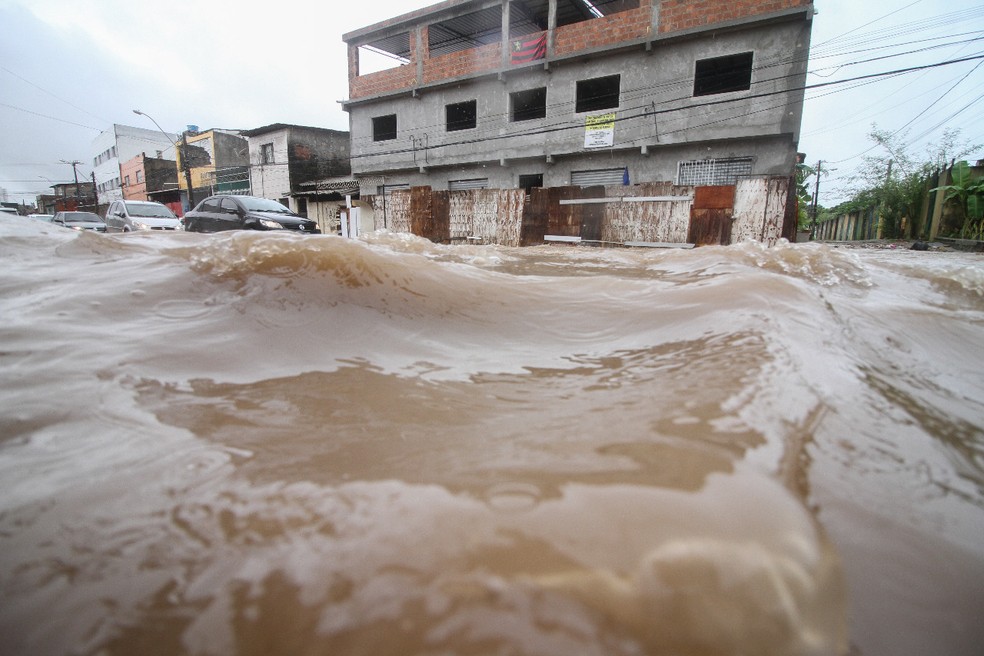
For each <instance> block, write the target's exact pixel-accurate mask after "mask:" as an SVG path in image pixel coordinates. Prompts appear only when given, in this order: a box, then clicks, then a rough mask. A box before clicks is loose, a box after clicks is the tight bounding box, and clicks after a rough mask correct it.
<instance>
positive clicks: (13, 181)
mask: <svg viewBox="0 0 984 656" xmlns="http://www.w3.org/2000/svg"><path fill="white" fill-rule="evenodd" d="M431 4H434V2H433V1H432V0H398V1H397V0H371V1H364V2H355V3H348V2H311V1H310V0H279V1H278V2H266V3H259V2H257V3H243V2H241V1H239V0H170V1H169V2H167V3H152V2H133V0H0V188H2V189H5V190H6V192H7V197H8V200H10V201H17V202H20V201H22V200H26V201H29V202H33V200H34V197H35V195H36V194H38V193H43V192H45V191H47V189H46V188H47V187H48V185H50V184H51V183H57V182H68V181H71V180H72V167H71V166H69V165H67V164H62V163H60V161H61V160H66V161H72V160H79V161H81V162H82V165H81V166H80V167H79V172H80V174H82V175H86V176H87V175H88V174H89V172H90V171H91V167H92V157H93V152H92V148H91V145H92V141H93V139H94V138H95V137H96V136H97V135H98V134H99V132H100V131H102V130H105V129H108V128H109V127H111V126H112V124H114V123H119V124H123V125H134V126H139V127H146V128H153V127H154V126H153V124H152V123H151V122H150V121H148V120H147V119H146V118H144V117H141V116H136V115H134V114H133V111H132V110H133V109H140V110H142V111H144V112H146V113H147V114H149V115H150V116H152V117H153V118H154V119H156V120H157V122H158V123H159V124H160V125H161V126H162V127H163V128H164V129H165V130H168V131H171V132H180V131H181V130H183V129H185V127H186V126H187V125H198V126H200V127H201V128H202V129H207V128H212V127H217V128H234V129H249V128H255V127H260V126H263V125H268V124H270V123H294V124H299V125H309V126H316V127H325V128H332V129H339V130H347V129H348V117H347V115H346V114H345V113H344V112H343V111H342V110H341V108H340V107H339V105H338V101H339V100H342V99H344V98H346V97H347V90H348V87H347V60H346V53H345V47H344V44H343V43H342V40H341V35H342V34H343V33H345V32H349V31H351V30H354V29H357V28H360V27H364V26H367V25H371V24H373V23H376V22H378V21H381V20H385V19H387V18H391V17H393V16H397V15H399V14H402V13H406V12H409V11H412V10H414V9H418V8H421V7H426V6H428V5H431ZM814 6H815V8H816V9H817V11H818V15H817V16H816V18H815V20H814V25H813V49H812V51H811V62H810V70H811V74H810V75H809V76H808V79H807V83H808V84H811V85H814V84H823V83H829V82H836V81H840V80H846V79H848V78H855V77H859V76H863V75H870V74H874V73H881V72H886V71H893V70H898V69H902V68H907V67H913V66H925V65H931V64H937V63H940V62H945V61H947V60H953V59H959V58H964V57H973V56H975V55H977V56H980V55H981V54H984V3H982V2H981V0H947V1H945V2H944V1H943V0H916V1H912V0H864V1H858V0H815V3H814ZM913 51H918V52H913ZM903 52H912V54H909V55H906V56H899V57H894V56H893V57H886V55H894V54H896V53H903ZM874 58H881V59H877V60H875V61H870V62H868V63H864V64H853V62H858V61H861V60H871V59H874ZM982 61H984V60H981V59H975V60H971V61H967V62H963V63H959V64H952V65H947V66H938V67H935V68H929V69H926V70H924V71H919V72H914V73H910V74H906V75H900V76H897V77H894V78H873V79H870V80H862V81H858V82H855V83H845V84H836V85H831V86H825V87H819V88H816V89H811V90H809V91H808V92H807V101H806V106H805V109H804V116H803V133H802V138H801V141H800V150H801V151H803V152H805V153H806V154H807V159H808V162H809V163H810V164H815V163H816V161H817V160H823V161H824V162H830V163H831V164H830V165H829V166H830V167H831V168H834V169H835V172H834V173H833V174H832V175H831V177H830V178H827V179H824V180H823V181H822V182H821V193H820V202H821V204H823V205H826V206H831V205H833V204H835V203H836V202H838V201H840V200H843V191H842V189H843V187H844V182H845V181H846V180H850V179H851V177H852V174H853V173H854V171H855V170H856V167H857V166H858V165H859V164H860V163H861V155H862V154H864V151H866V150H868V149H869V148H871V146H872V143H871V142H870V141H869V140H868V139H867V137H866V134H867V133H868V132H869V130H870V128H871V124H872V123H877V125H878V127H879V128H882V129H887V130H892V131H895V130H906V129H907V130H908V133H909V138H910V141H912V142H913V145H912V146H911V148H912V150H913V151H914V152H916V153H921V152H922V151H923V149H924V147H925V144H927V143H928V142H932V141H934V140H937V139H938V138H939V136H940V134H941V133H942V131H943V129H944V128H946V127H953V128H961V129H962V131H963V132H962V136H963V141H966V142H969V143H984V64H982V63H981V62H982ZM977 66H980V68H975V67H977ZM876 152H878V151H877V149H876V150H872V151H870V152H869V153H868V154H875V153H876ZM971 158H972V159H977V158H984V150H981V151H980V152H978V153H975V155H974V156H971Z"/></svg>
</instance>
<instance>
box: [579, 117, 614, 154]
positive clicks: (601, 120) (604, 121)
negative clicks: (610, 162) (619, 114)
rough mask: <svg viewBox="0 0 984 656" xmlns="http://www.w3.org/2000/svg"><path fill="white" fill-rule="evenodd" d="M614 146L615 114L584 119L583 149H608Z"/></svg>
mask: <svg viewBox="0 0 984 656" xmlns="http://www.w3.org/2000/svg"><path fill="white" fill-rule="evenodd" d="M614 145H615V114H614V112H613V113H611V114H598V115H597V116H585V117H584V147H585V148H610V147H612V146H614Z"/></svg>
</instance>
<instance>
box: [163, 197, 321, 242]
mask: <svg viewBox="0 0 984 656" xmlns="http://www.w3.org/2000/svg"><path fill="white" fill-rule="evenodd" d="M182 222H183V223H184V229H185V230H187V231H189V232H222V231H224V230H290V231H292V232H301V233H304V234H318V233H320V232H321V231H320V230H319V229H318V224H317V223H315V222H314V221H311V220H310V219H305V218H304V217H303V216H301V215H300V214H295V213H293V212H291V211H290V210H289V209H287V208H286V207H284V206H283V205H281V204H280V203H278V202H277V201H275V200H269V199H266V198H256V197H254V196H231V195H230V196H210V197H209V198H206V199H205V200H203V201H202V202H200V203H198V206H197V207H195V209H193V210H191V211H190V212H188V213H187V214H185V215H184V218H183V219H182Z"/></svg>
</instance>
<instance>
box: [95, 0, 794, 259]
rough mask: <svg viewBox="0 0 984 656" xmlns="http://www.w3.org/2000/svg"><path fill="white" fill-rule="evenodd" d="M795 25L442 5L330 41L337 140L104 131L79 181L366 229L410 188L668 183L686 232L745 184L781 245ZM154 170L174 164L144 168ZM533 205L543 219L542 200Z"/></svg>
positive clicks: (716, 8) (596, 1) (661, 8)
mask: <svg viewBox="0 0 984 656" xmlns="http://www.w3.org/2000/svg"><path fill="white" fill-rule="evenodd" d="M812 19H813V5H812V0H727V1H725V0H591V1H590V2H589V1H588V0H446V1H444V2H440V3H438V4H435V5H432V6H430V7H427V8H424V9H420V10H417V11H413V12H410V13H407V14H404V15H402V16H398V17H395V18H392V19H390V20H386V21H383V22H380V23H377V24H375V25H370V26H367V27H364V28H361V29H358V30H355V31H353V32H350V33H348V34H345V35H344V36H343V40H344V41H345V43H346V46H347V51H348V98H347V99H346V100H344V101H342V107H343V108H344V109H345V111H346V112H348V115H349V131H348V132H336V131H332V130H325V129H321V128H311V127H302V126H294V125H284V124H276V125H270V126H265V127H262V128H256V129H252V130H242V131H233V130H207V131H204V132H198V131H197V130H195V129H189V131H186V132H185V133H184V134H181V135H177V134H174V135H164V134H161V132H160V131H157V132H155V131H153V130H144V129H140V128H129V127H124V126H114V129H113V130H112V131H110V132H108V133H105V134H104V135H101V136H100V138H99V139H97V140H96V148H95V151H96V152H98V153H99V155H97V156H96V158H95V160H96V161H95V166H96V169H95V171H96V172H95V177H96V183H97V186H99V187H101V188H100V189H99V190H98V191H99V193H100V194H104V195H105V196H106V199H107V200H109V199H112V198H113V197H114V195H117V194H118V195H119V196H120V197H133V196H131V194H146V196H147V197H148V198H152V199H156V200H161V201H162V202H167V203H169V204H174V205H177V204H183V205H184V206H187V205H188V201H189V197H190V198H191V199H193V198H194V197H195V196H196V195H198V194H201V193H204V192H205V191H210V192H220V193H222V192H230V193H231V192H235V191H241V190H246V189H248V190H249V193H252V194H254V195H258V196H264V197H267V198H274V199H277V200H281V201H282V202H284V203H285V204H287V205H288V206H290V207H291V209H293V210H295V211H298V212H299V213H301V214H306V215H310V214H311V213H312V212H320V211H322V210H323V209H324V207H326V206H327V205H330V204H331V203H336V204H337V202H338V200H337V199H338V197H339V196H340V195H342V194H348V195H358V196H359V197H361V199H362V201H363V203H364V205H365V206H366V207H367V208H372V209H373V213H374V215H380V214H381V215H382V217H381V218H374V219H373V221H374V224H376V227H383V226H385V227H390V226H389V225H388V220H387V218H386V215H387V212H386V209H385V208H386V207H387V203H389V206H390V207H407V208H411V207H415V206H420V204H419V203H417V204H416V205H415V204H414V203H411V202H410V198H411V195H412V193H413V192H414V190H422V191H420V192H418V197H420V198H422V197H423V195H427V194H437V193H443V192H448V193H452V194H454V193H472V194H474V192H476V191H479V190H498V191H503V192H508V191H511V190H522V191H523V192H524V193H525V199H526V202H528V203H532V200H533V199H532V196H533V194H532V193H531V190H532V189H559V188H576V189H586V188H599V189H609V191H603V192H595V193H594V194H593V197H594V198H596V199H598V198H601V199H604V198H611V197H619V198H624V197H628V196H632V197H633V198H637V199H638V198H641V199H642V200H637V201H634V202H641V203H665V202H673V203H680V202H684V201H681V200H680V199H679V198H677V199H676V200H672V201H666V200H665V199H663V196H660V195H656V196H653V200H647V197H646V196H644V195H640V194H638V193H637V190H636V191H630V192H626V193H622V194H618V193H617V190H616V191H610V189H611V188H612V187H618V186H621V187H636V186H639V185H653V184H669V185H671V186H672V187H674V188H676V189H678V190H682V191H680V194H682V195H683V196H686V197H689V198H691V199H699V198H701V197H704V198H708V197H711V196H713V197H714V198H715V199H718V200H717V201H715V203H714V205H715V206H714V207H713V208H702V207H699V206H698V207H695V206H694V204H693V201H692V200H691V201H690V204H689V205H688V206H685V209H687V208H689V210H688V211H691V212H697V214H692V215H691V216H692V219H691V220H693V221H697V220H706V216H704V215H702V214H700V212H701V211H704V210H707V209H714V210H717V211H725V210H726V209H727V208H734V207H736V206H749V203H748V202H747V201H748V199H743V198H739V197H738V196H737V195H738V194H740V193H749V192H748V190H750V189H753V188H754V189H760V190H765V191H763V193H770V194H773V197H763V198H761V199H759V201H760V202H758V201H756V202H755V203H752V205H758V206H761V207H773V208H775V210H774V212H773V214H774V216H773V217H772V218H771V219H768V220H775V221H778V222H779V225H778V226H773V228H775V227H778V233H779V234H781V233H783V232H784V230H785V229H786V228H787V227H788V226H786V225H785V221H786V218H785V217H787V216H789V215H790V212H789V206H790V205H791V204H793V203H794V202H795V193H794V191H793V189H794V186H793V184H792V182H791V176H792V175H793V171H794V167H795V164H796V162H797V155H798V153H797V147H798V141H799V130H800V122H801V117H802V104H803V98H804V88H805V85H806V68H807V58H808V52H809V46H810V32H811V26H812ZM379 62H388V64H384V65H380V64H379ZM139 145H143V146H144V147H143V148H139V149H138V148H137V146H139ZM148 153H150V154H148ZM169 157H170V159H171V160H172V161H173V162H174V164H173V166H171V167H170V169H168V170H167V171H166V172H165V171H164V169H167V168H168V167H167V166H164V165H162V166H161V167H160V168H158V166H157V164H156V163H155V161H161V160H167V159H168V158H169ZM182 157H183V158H184V160H185V161H184V162H182ZM114 162H115V164H114ZM165 173H166V174H167V175H169V176H171V177H170V178H168V179H167V180H164V177H165ZM158 175H159V176H161V177H160V179H159V180H158V181H157V182H154V183H151V178H155V179H156V176H158ZM745 180H757V181H758V182H757V183H755V184H745V185H743V186H742V185H741V184H740V183H741V182H742V181H745ZM783 181H785V182H783ZM141 185H142V186H141ZM701 187H714V188H715V190H714V191H713V192H706V193H701V192H699V191H698V189H699V188H701ZM742 189H743V190H744V191H741V190H742ZM708 193H710V194H711V196H709V195H708ZM729 193H730V195H731V196H730V198H727V199H725V200H723V201H722V200H720V199H721V198H722V196H728V194H729ZM540 195H541V196H542V197H543V198H546V199H549V198H552V197H556V198H557V199H558V200H557V202H560V199H561V197H562V196H565V194H563V193H562V194H559V195H558V194H554V195H553V196H551V195H550V194H540ZM589 195H590V194H589ZM574 196H577V194H576V193H574V192H571V193H567V194H566V200H568V201H572V200H577V198H574ZM434 197H435V198H436V197H437V196H434ZM182 199H183V200H182ZM100 200H102V199H100ZM599 202H610V201H604V200H602V201H599ZM439 203H440V201H439ZM326 204H327V205H326ZM528 209H529V211H530V212H534V211H535V208H532V207H531V208H528ZM377 210H378V211H377ZM327 211H334V210H327ZM544 211H545V212H549V211H554V213H555V214H556V213H557V208H556V207H553V206H550V205H549V200H548V206H547V207H545V209H544ZM649 214H651V215H654V216H655V215H656V214H658V212H656V211H655V209H654V210H653V211H652V212H649ZM792 214H793V215H795V212H793V213H792ZM698 215H699V216H698ZM733 219H734V217H724V218H722V217H718V218H717V219H715V220H718V221H727V220H733ZM529 221H532V222H533V223H535V224H537V225H539V224H544V225H549V221H546V222H545V223H544V221H543V220H542V217H541V218H540V219H537V218H536V217H532V216H531V217H530V218H529ZM537 222H539V223H537ZM425 223H426V222H425V221H422V220H420V219H419V218H414V217H411V218H410V219H408V221H407V224H408V225H409V226H410V227H411V229H412V228H413V226H420V225H424V224H425ZM568 228H569V229H567V230H566V231H565V232H566V233H578V234H564V235H560V236H564V237H572V238H573V237H585V238H587V237H588V235H582V234H580V232H581V230H582V227H577V228H574V227H571V226H568ZM773 228H769V230H765V229H763V231H762V234H765V233H766V232H768V233H770V234H772V233H776V232H777V231H776V230H775V229H773ZM583 229H584V230H586V231H588V232H591V230H593V229H592V228H587V227H583ZM438 232H441V231H438ZM535 232H536V231H535ZM636 232H638V231H636ZM684 232H689V230H687V231H684ZM712 232H714V233H715V234H718V235H719V238H720V239H722V240H723V239H725V237H724V235H726V234H732V233H734V232H737V233H742V232H743V231H742V230H738V231H732V230H724V229H723V228H721V229H715V230H712ZM441 234H443V233H441ZM592 234H593V233H592ZM432 238H438V239H439V238H440V236H437V237H434V236H432ZM520 241H522V240H520Z"/></svg>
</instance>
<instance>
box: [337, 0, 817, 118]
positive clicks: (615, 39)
mask: <svg viewBox="0 0 984 656" xmlns="http://www.w3.org/2000/svg"><path fill="white" fill-rule="evenodd" d="M468 2H469V0H447V2H446V3H444V4H446V5H447V6H448V7H451V6H457V5H465V4H468ZM812 3H813V2H812V0H640V2H639V7H638V8H636V9H630V10H628V11H623V12H619V13H617V14H612V15H610V16H606V17H604V18H596V19H592V20H587V21H582V22H580V23H574V24H571V25H564V26H562V27H558V28H557V29H556V30H555V32H554V48H553V56H557V57H563V56H567V55H571V54H575V53H578V52H580V51H583V50H591V49H595V48H602V47H605V46H609V45H613V44H618V43H623V42H627V41H634V40H637V39H643V38H645V37H647V36H650V35H651V32H652V30H653V29H654V27H653V25H652V20H653V7H654V6H656V5H658V7H659V10H658V12H657V15H658V17H659V18H658V20H659V26H658V30H659V32H660V33H661V34H665V33H668V32H676V31H679V30H686V29H694V28H700V27H705V26H710V25H713V24H714V23H719V22H723V21H730V20H736V19H740V18H747V17H751V16H757V15H761V14H767V13H770V12H775V11H781V10H783V9H792V8H796V7H809V6H810V5H811V4H812ZM422 11H423V10H422ZM414 16H416V14H415V13H411V14H410V15H408V16H403V17H401V19H402V20H404V21H405V20H408V19H412V18H413V17H414ZM395 20H396V19H392V20H391V21H387V22H385V23H384V24H387V25H388V24H389V23H391V22H393V21H395ZM394 24H395V23H394ZM408 27H410V26H408ZM420 29H421V30H422V32H421V33H422V35H423V39H424V43H425V44H426V42H427V27H426V26H421V28H420ZM415 30H416V28H412V27H411V28H410V49H411V63H410V64H407V65H404V66H399V67H397V68H392V69H388V70H384V71H379V72H376V73H369V74H366V75H361V76H360V75H359V74H358V71H359V52H358V48H357V47H355V46H353V45H351V44H350V45H349V98H351V99H353V100H355V99H359V98H367V97H371V96H374V95H378V94H384V93H388V92H393V91H400V90H405V89H410V88H412V87H413V86H416V85H421V84H429V83H432V82H437V81H440V80H446V79H450V78H456V77H461V76H467V75H474V74H478V73H483V72H489V71H496V70H498V69H499V68H500V67H501V66H502V59H501V57H502V45H501V44H499V43H494V44H489V45H486V46H481V47H479V48H474V49H471V50H464V51H461V52H455V53H451V54H448V55H442V56H439V57H434V58H429V57H428V54H427V53H426V52H417V48H416V31H415ZM424 50H425V51H426V46H425V48H424ZM421 57H422V58H423V76H422V77H423V79H418V78H417V66H418V65H417V62H418V61H419V60H420V58H421Z"/></svg>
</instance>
